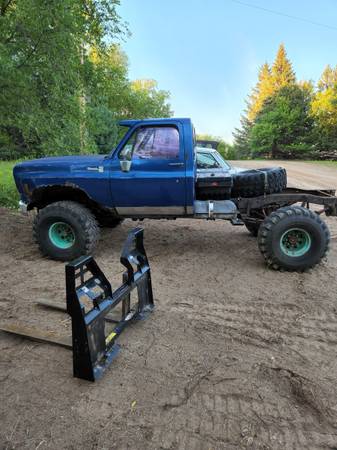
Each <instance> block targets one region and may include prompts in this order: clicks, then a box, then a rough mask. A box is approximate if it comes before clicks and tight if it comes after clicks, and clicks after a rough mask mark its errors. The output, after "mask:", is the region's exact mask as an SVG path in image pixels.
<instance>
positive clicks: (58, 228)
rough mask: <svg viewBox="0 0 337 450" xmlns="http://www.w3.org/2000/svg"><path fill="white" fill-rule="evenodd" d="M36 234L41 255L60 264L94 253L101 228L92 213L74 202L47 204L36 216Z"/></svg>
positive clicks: (34, 230) (34, 225)
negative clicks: (60, 262)
mask: <svg viewBox="0 0 337 450" xmlns="http://www.w3.org/2000/svg"><path fill="white" fill-rule="evenodd" d="M33 234H34V238H35V241H36V242H37V244H38V246H39V249H40V251H41V253H42V254H43V255H45V256H48V257H50V258H52V259H56V260H59V261H71V260H73V259H75V258H78V257H79V256H82V255H88V254H91V253H92V252H93V250H94V248H95V246H96V243H97V241H98V238H99V227H98V225H97V221H96V219H95V217H94V215H93V214H92V213H91V211H90V210H89V209H88V208H86V207H85V206H83V205H81V204H79V203H76V202H72V201H59V202H55V203H51V204H50V205H47V206H46V207H45V208H43V209H41V210H40V211H39V213H38V214H37V216H36V218H35V220H34V224H33Z"/></svg>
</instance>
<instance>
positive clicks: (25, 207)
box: [19, 200, 28, 214]
mask: <svg viewBox="0 0 337 450" xmlns="http://www.w3.org/2000/svg"><path fill="white" fill-rule="evenodd" d="M19 211H20V212H21V213H22V214H27V212H28V204H27V203H25V202H24V201H22V200H20V201H19Z"/></svg>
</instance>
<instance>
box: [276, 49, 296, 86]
mask: <svg viewBox="0 0 337 450" xmlns="http://www.w3.org/2000/svg"><path fill="white" fill-rule="evenodd" d="M271 78H272V80H271V81H272V84H273V88H274V91H276V90H278V89H281V88H282V87H284V86H289V85H292V84H294V83H296V76H295V73H294V70H293V67H292V64H291V62H290V60H289V58H288V57H287V52H286V49H285V47H284V44H281V45H280V46H279V49H278V51H277V54H276V58H275V61H274V64H273V65H272V68H271Z"/></svg>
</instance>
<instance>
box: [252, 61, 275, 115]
mask: <svg viewBox="0 0 337 450" xmlns="http://www.w3.org/2000/svg"><path fill="white" fill-rule="evenodd" d="M272 81H273V79H272V75H271V70H270V67H269V65H268V63H264V64H263V65H262V66H261V67H260V69H259V74H258V82H257V84H256V86H255V87H254V88H253V92H252V94H251V95H250V96H249V98H248V102H247V104H248V110H247V113H248V119H249V120H250V121H253V120H254V119H255V117H256V115H257V114H258V112H259V111H260V110H261V108H262V107H263V104H264V102H265V100H266V99H267V98H269V97H270V96H271V95H272V94H273V93H274V91H275V87H274V85H273V82H272Z"/></svg>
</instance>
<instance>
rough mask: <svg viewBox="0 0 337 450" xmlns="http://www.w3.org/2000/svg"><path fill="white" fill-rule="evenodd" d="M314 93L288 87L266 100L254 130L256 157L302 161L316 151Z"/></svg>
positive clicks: (253, 140)
mask: <svg viewBox="0 0 337 450" xmlns="http://www.w3.org/2000/svg"><path fill="white" fill-rule="evenodd" d="M310 94H311V93H310V90H308V89H307V88H303V87H301V86H299V85H295V84H294V85H292V86H284V87H283V88H281V89H280V90H279V91H278V92H277V93H276V94H275V95H274V96H273V97H271V98H270V99H269V100H268V101H266V103H265V105H264V107H263V108H262V110H261V111H260V113H259V114H258V116H257V118H256V121H255V124H254V126H253V128H252V130H251V134H250V142H251V146H252V151H253V154H254V155H255V156H261V155H264V156H266V155H267V156H271V157H272V158H294V157H296V158H302V157H305V156H306V155H307V154H308V153H310V152H313V151H314V150H315V147H314V144H313V120H312V118H311V116H310V114H309V112H310V102H311V95H310Z"/></svg>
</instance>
